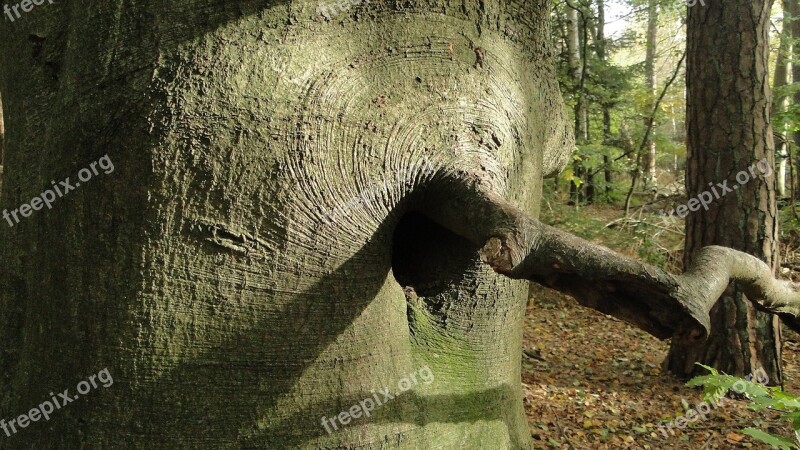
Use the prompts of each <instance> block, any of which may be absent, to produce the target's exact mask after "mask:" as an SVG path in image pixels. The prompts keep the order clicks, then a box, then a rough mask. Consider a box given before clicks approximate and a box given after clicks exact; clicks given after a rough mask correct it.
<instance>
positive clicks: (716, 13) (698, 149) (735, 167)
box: [665, 0, 782, 383]
mask: <svg viewBox="0 0 800 450" xmlns="http://www.w3.org/2000/svg"><path fill="white" fill-rule="evenodd" d="M771 5H772V2H771V1H767V0H754V1H749V2H708V3H707V5H706V6H705V7H702V8H701V7H693V8H689V16H688V31H687V46H688V47H687V52H688V67H687V89H688V104H687V116H688V117H687V124H688V152H689V154H688V168H687V178H686V179H687V186H686V189H687V193H688V195H689V198H703V197H698V196H701V195H702V196H704V197H705V198H706V199H710V201H709V202H707V204H708V210H705V209H703V208H702V207H701V206H699V205H698V204H697V203H696V202H690V203H689V207H691V208H692V209H694V210H696V211H695V212H690V213H689V215H688V217H687V219H686V247H685V255H686V256H685V263H686V266H687V267H689V265H690V264H691V262H692V261H693V258H694V257H695V255H696V254H697V252H698V250H699V249H700V248H701V247H703V246H706V245H712V244H713V245H724V246H729V247H732V248H736V249H739V250H742V251H744V252H747V253H750V254H752V255H754V256H756V257H758V258H760V259H762V260H763V261H765V262H766V263H767V264H769V265H770V267H771V268H772V270H773V271H774V269H775V267H778V266H779V264H778V263H779V261H778V259H779V255H778V246H777V239H778V214H777V210H776V189H775V177H774V174H773V170H772V168H773V167H774V151H773V150H774V145H773V136H772V127H771V126H770V123H769V117H770V116H769V111H770V106H771V105H770V104H771V95H770V89H769V83H768V71H767V67H768V66H769V64H768V61H769V46H768V31H769V18H770V10H771ZM759 161H760V163H758V164H757V162H759ZM723 184H724V185H725V186H727V189H725V188H724V187H722V185H723ZM717 197H719V198H717ZM780 347H781V338H780V325H779V322H778V319H777V317H775V316H772V315H770V314H766V313H762V312H759V311H756V310H755V309H753V307H752V306H751V304H750V302H749V301H747V299H746V298H745V296H744V294H743V292H742V290H741V288H740V286H739V285H736V284H734V285H732V286H731V287H730V288H729V290H728V291H727V292H726V295H725V296H723V298H722V300H720V302H719V303H717V305H716V306H715V308H714V309H713V310H712V314H711V336H710V338H709V339H708V341H706V342H703V343H701V344H696V345H681V344H678V343H675V342H673V344H672V346H671V348H670V352H669V355H668V358H667V360H666V361H665V366H666V368H667V369H668V370H670V371H671V372H673V373H675V374H677V375H680V376H691V375H692V374H695V373H697V372H698V367H697V366H696V365H695V362H701V363H704V364H707V365H711V366H714V367H716V368H718V369H720V370H723V371H725V372H727V373H730V374H736V375H746V374H748V373H752V372H753V371H755V370H756V369H757V368H759V367H763V368H764V369H765V370H766V372H767V374H768V375H769V378H770V381H771V382H772V383H781V380H782V376H781V370H780V361H781V358H780Z"/></svg>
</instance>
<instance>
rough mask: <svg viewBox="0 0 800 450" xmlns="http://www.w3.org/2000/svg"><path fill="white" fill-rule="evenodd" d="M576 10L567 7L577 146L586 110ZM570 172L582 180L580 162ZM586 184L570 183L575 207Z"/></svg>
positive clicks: (585, 132)
mask: <svg viewBox="0 0 800 450" xmlns="http://www.w3.org/2000/svg"><path fill="white" fill-rule="evenodd" d="M583 22H584V21H582V20H581V16H580V13H579V12H578V10H577V9H575V8H573V7H572V6H571V5H569V4H568V6H567V52H568V57H569V67H570V74H571V75H572V81H573V83H574V86H575V89H576V99H577V100H576V103H575V140H576V142H577V143H578V144H583V143H585V142H587V141H588V139H589V136H588V128H589V126H588V120H589V119H588V110H587V107H586V97H585V95H584V92H583V83H582V81H583V77H584V73H583V58H584V57H585V55H583V54H582V52H581V44H582V39H581V37H582V33H581V30H582V27H584V26H585V23H583ZM572 172H573V176H574V178H575V179H578V180H583V179H584V175H585V171H584V169H583V165H582V164H581V162H580V161H575V162H573V165H572ZM587 187H588V186H587V183H585V182H583V183H581V184H578V183H576V182H574V181H573V182H571V183H570V196H571V198H572V201H574V202H575V204H576V205H579V204H581V203H583V202H584V201H585V200H586V197H587Z"/></svg>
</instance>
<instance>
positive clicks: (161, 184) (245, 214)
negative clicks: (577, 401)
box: [0, 0, 572, 449]
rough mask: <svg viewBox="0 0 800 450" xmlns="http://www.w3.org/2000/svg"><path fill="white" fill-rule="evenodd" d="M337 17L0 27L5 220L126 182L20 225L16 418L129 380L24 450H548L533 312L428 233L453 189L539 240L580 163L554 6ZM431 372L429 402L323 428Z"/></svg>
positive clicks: (11, 245) (123, 7)
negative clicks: (530, 404)
mask: <svg viewBox="0 0 800 450" xmlns="http://www.w3.org/2000/svg"><path fill="white" fill-rule="evenodd" d="M318 7H319V4H318V3H316V2H311V1H307V2H304V1H293V2H290V3H284V2H274V1H244V2H238V3H231V2H225V1H221V0H198V1H190V2H187V1H185V0H182V1H177V0H175V1H167V2H160V3H157V4H156V3H151V2H125V1H122V0H100V1H97V0H93V1H92V2H89V1H87V0H83V1H73V2H63V3H57V4H48V3H45V4H44V5H42V6H39V7H37V8H35V9H34V10H33V11H32V12H30V13H27V15H26V16H25V17H24V18H23V19H21V20H18V21H16V22H14V23H8V22H6V23H3V24H2V28H0V58H1V59H0V92H2V93H3V102H4V111H5V112H6V116H5V118H6V138H7V148H6V155H5V174H4V180H3V181H4V187H3V191H2V198H1V199H0V205H2V208H6V209H14V208H17V207H18V206H19V205H20V204H22V203H26V202H28V201H29V200H30V199H31V198H33V197H34V196H36V195H39V194H40V193H41V192H42V191H43V189H46V188H48V187H49V186H50V181H51V180H61V179H64V178H66V177H72V178H73V180H74V178H75V174H76V173H77V171H78V170H80V169H81V168H83V167H86V166H87V165H88V164H89V163H90V162H92V161H95V160H96V159H98V158H99V157H101V156H103V155H105V154H106V153H107V154H108V155H109V157H110V158H111V159H112V160H113V162H114V164H115V167H116V170H115V171H114V173H112V174H109V175H107V176H104V177H97V178H96V179H94V180H92V181H91V182H90V183H86V184H85V185H82V186H80V187H79V188H78V189H76V190H75V191H72V192H70V193H69V194H68V195H67V196H65V197H64V198H63V199H60V200H59V201H58V202H57V203H55V204H54V207H53V209H52V210H43V211H39V212H36V213H35V214H34V215H33V216H32V217H30V218H27V219H25V220H24V221H23V222H22V223H20V224H18V225H15V226H13V227H8V226H7V225H6V224H5V223H0V230H2V231H0V246H1V247H2V249H1V250H0V267H2V269H0V373H2V375H3V377H2V384H0V386H1V387H0V390H1V391H2V403H0V416H2V417H4V418H12V417H14V416H16V415H18V414H22V413H24V412H26V411H28V410H29V409H30V408H31V407H34V406H35V405H38V404H39V403H41V402H42V401H43V400H46V399H47V398H49V396H48V393H49V392H56V391H57V392H60V391H62V390H63V389H66V388H71V389H72V390H73V391H74V386H75V384H76V383H77V382H79V381H81V380H82V379H85V378H86V377H87V376H89V375H91V374H93V373H96V372H97V371H98V370H100V369H102V368H106V367H107V368H108V369H109V372H110V373H111V374H112V375H113V377H114V381H115V383H114V385H113V386H112V387H109V388H107V389H100V390H98V391H95V392H92V393H91V394H90V395H87V396H85V398H81V399H80V400H78V401H77V402H74V403H72V404H70V405H68V406H66V407H65V408H64V409H61V410H59V411H57V412H56V413H55V414H53V417H52V419H51V420H50V421H48V422H38V423H34V424H32V425H31V426H29V427H28V428H26V429H24V430H21V431H20V432H19V433H17V434H15V435H13V436H11V437H6V436H4V435H2V434H0V446H1V447H3V448H31V447H34V448H227V447H242V448H345V447H346V448H352V447H354V446H360V447H363V448H434V447H435V448H510V449H511V448H513V449H516V448H527V447H529V445H530V444H529V441H530V440H529V433H528V430H527V424H526V420H525V415H524V411H523V406H522V393H521V389H520V350H521V349H520V347H521V335H522V333H521V326H522V320H523V314H524V307H525V296H526V293H527V289H526V286H525V284H524V282H521V281H513V280H510V279H506V278H502V277H500V276H498V275H496V274H495V273H493V272H492V270H491V269H490V268H489V267H487V266H484V265H482V264H481V263H480V260H479V256H478V246H476V245H475V244H474V243H472V244H470V243H469V242H467V241H465V240H463V239H462V238H460V237H457V236H456V235H454V234H452V233H450V232H448V231H446V230H444V229H443V228H440V227H439V226H438V225H435V224H434V223H433V222H430V221H428V220H427V219H425V218H424V217H423V216H415V215H414V214H413V211H415V210H418V209H421V208H422V205H426V203H425V201H424V197H425V192H426V189H428V188H429V187H430V186H431V184H432V183H434V180H435V178H436V176H437V174H440V173H444V172H446V173H448V174H450V175H452V176H457V177H459V178H460V179H461V180H464V182H481V183H483V184H484V185H485V187H486V188H487V189H489V190H490V191H492V192H495V193H497V194H498V195H501V196H503V197H504V198H506V199H509V200H510V201H511V202H512V203H513V204H514V205H515V206H516V207H518V208H520V209H521V210H523V211H526V212H528V213H531V214H534V215H535V213H536V211H537V210H538V207H539V200H540V196H541V191H540V184H541V179H542V177H543V176H544V175H547V174H549V173H552V172H554V171H556V170H557V169H558V168H559V167H560V166H562V165H563V163H564V162H565V161H566V156H567V154H568V152H569V151H571V150H572V144H571V142H570V137H569V136H570V131H569V129H568V127H569V125H568V124H567V122H566V121H565V117H564V112H563V106H562V104H561V100H560V96H559V92H558V88H557V85H556V83H555V77H554V75H553V70H552V63H551V59H550V58H551V55H550V53H549V43H548V40H547V36H546V32H547V29H548V27H547V26H546V23H545V21H546V20H547V2H544V1H533V2H531V1H503V2H486V1H477V0H474V1H473V0H464V1H461V2H447V1H441V2H436V1H426V2H424V1H405V2H380V1H376V0H372V1H370V2H366V1H365V2H363V3H357V4H352V3H347V6H344V7H341V8H338V7H337V8H336V9H333V10H332V9H329V10H326V11H324V14H323V13H322V12H321V11H320V10H319V8H318ZM427 207H428V208H430V207H431V206H430V205H428V206H427ZM423 212H424V211H423ZM398 224H400V229H401V231H402V233H395V231H396V229H397V228H398ZM393 249H394V251H393ZM393 255H394V258H393ZM421 268H424V269H425V270H420V269H421ZM430 273H435V274H437V276H436V277H433V278H431V277H429V276H428V274H430ZM423 366H428V367H429V368H430V369H431V371H432V373H433V374H434V376H435V381H434V382H433V383H431V384H429V385H424V384H419V385H418V386H416V387H415V388H414V389H413V390H412V391H411V392H407V393H405V394H403V395H401V396H398V397H397V398H396V399H394V400H392V401H390V402H388V403H387V404H386V405H385V406H381V407H379V408H376V409H375V411H374V412H373V413H372V416H371V417H369V418H361V419H356V420H354V421H353V423H351V424H349V426H347V427H341V426H340V427H339V430H337V431H334V432H333V433H332V434H328V433H327V432H326V430H325V428H324V427H323V425H322V424H321V418H322V417H323V416H324V417H332V416H334V415H338V414H339V413H340V412H342V411H347V410H348V409H349V408H350V407H351V406H352V405H355V404H357V403H358V402H359V401H360V400H362V399H364V398H367V397H370V396H372V393H371V391H372V390H382V388H384V387H388V388H390V389H394V388H395V387H396V386H397V383H398V381H399V380H401V379H402V378H404V377H405V376H407V375H410V374H412V373H414V372H415V371H417V370H418V369H419V368H421V367H423Z"/></svg>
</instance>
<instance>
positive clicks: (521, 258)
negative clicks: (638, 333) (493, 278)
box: [424, 180, 800, 343]
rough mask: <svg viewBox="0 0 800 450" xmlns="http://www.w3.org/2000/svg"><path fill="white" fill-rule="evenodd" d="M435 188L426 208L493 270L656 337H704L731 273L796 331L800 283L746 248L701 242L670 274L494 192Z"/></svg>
mask: <svg viewBox="0 0 800 450" xmlns="http://www.w3.org/2000/svg"><path fill="white" fill-rule="evenodd" d="M451 181H455V180H451ZM479 185H480V183H475V186H479ZM465 190H466V192H465ZM441 193H442V194H443V197H437V198H436V199H433V198H431V200H432V202H431V207H430V208H426V209H425V210H424V212H425V213H426V214H428V215H429V216H430V217H431V218H432V219H433V220H435V221H437V222H439V223H440V224H442V225H443V226H445V227H447V228H449V229H451V230H452V231H453V232H455V233H458V234H460V235H462V236H464V237H466V238H467V239H470V240H471V241H472V242H474V243H476V244H477V245H482V246H483V247H482V250H481V257H482V259H483V260H484V262H486V263H488V264H489V265H490V266H491V267H492V268H493V269H494V270H495V271H496V272H498V273H500V274H503V275H506V276H508V277H511V278H515V279H526V280H531V281H535V282H538V283H540V284H543V285H546V286H550V287H552V288H554V289H557V290H560V291H563V292H566V293H568V294H571V295H572V296H574V297H575V298H576V299H577V300H578V302H579V303H581V304H582V305H584V306H587V307H590V308H593V309H596V310H598V311H601V312H603V313H606V314H608V315H611V316H614V317H617V318H619V319H622V320H624V321H626V322H629V323H631V324H633V325H635V326H637V327H639V328H641V329H643V330H645V331H647V332H648V333H650V334H652V335H654V336H656V337H658V338H661V339H666V338H670V337H672V338H673V339H674V340H676V342H683V343H689V342H693V341H699V340H704V339H705V338H706V337H707V336H708V334H709V332H710V319H709V313H710V311H711V308H712V307H713V306H714V304H715V303H716V302H717V301H718V300H719V298H720V297H721V296H722V294H723V293H724V292H725V290H726V289H727V288H728V286H729V284H730V283H731V282H734V281H735V282H737V283H738V284H739V286H740V287H741V288H742V290H743V291H744V293H745V295H746V296H747V298H748V299H749V300H750V301H752V302H753V304H754V305H755V307H756V308H758V309H761V310H763V311H767V312H772V313H775V314H778V315H779V316H780V317H781V318H782V319H783V320H784V322H785V323H786V324H787V325H788V326H789V327H791V328H792V329H794V330H796V331H800V321H798V319H797V317H798V315H800V285H798V284H794V283H791V282H788V281H781V280H776V279H775V278H774V277H773V273H772V270H771V269H770V268H769V266H768V265H767V264H765V263H764V262H762V261H761V260H759V259H757V258H755V257H753V256H751V255H748V254H746V253H743V252H740V251H737V250H733V249H729V248H725V247H717V246H712V247H706V248H704V249H702V250H701V251H700V252H699V254H698V255H697V256H696V257H695V258H694V263H693V265H692V267H690V268H689V270H687V271H686V272H685V273H684V274H682V275H675V274H672V273H669V272H667V271H664V270H662V269H659V268H657V267H654V266H651V265H648V264H645V263H643V262H641V261H637V260H634V259H631V258H628V257H625V256H623V255H620V254H618V253H616V252H614V251H612V250H609V249H607V248H605V247H602V246H600V245H597V244H593V243H591V242H588V241H585V240H583V239H580V238H578V237H576V236H573V235H571V234H568V233H565V232H563V231H560V230H557V229H555V228H553V227H550V226H548V225H545V224H542V223H541V222H539V221H538V220H536V219H534V218H533V217H531V216H529V215H527V214H525V213H524V212H522V211H520V210H519V209H518V208H516V207H515V206H513V205H511V204H510V203H508V202H507V201H505V200H503V199H502V198H499V197H498V196H496V195H494V194H491V193H485V192H477V191H475V190H472V189H469V188H468V187H467V186H459V184H458V183H457V182H456V183H452V184H451V183H448V186H447V187H446V188H445V190H444V191H442V192H441ZM434 205H435V206H434Z"/></svg>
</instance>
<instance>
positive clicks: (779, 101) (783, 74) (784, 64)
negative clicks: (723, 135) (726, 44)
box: [770, 0, 792, 198]
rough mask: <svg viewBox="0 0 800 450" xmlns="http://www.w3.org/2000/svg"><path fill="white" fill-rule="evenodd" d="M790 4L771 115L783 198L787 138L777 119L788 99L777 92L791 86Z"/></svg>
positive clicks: (785, 0)
mask: <svg viewBox="0 0 800 450" xmlns="http://www.w3.org/2000/svg"><path fill="white" fill-rule="evenodd" d="M790 2H791V0H783V1H782V6H783V26H782V29H781V34H780V44H779V47H778V53H777V55H776V58H775V73H774V75H773V79H772V89H773V92H774V93H775V96H774V99H773V101H772V111H771V113H770V117H771V118H772V123H773V126H774V127H775V133H776V135H777V136H778V139H777V142H776V148H775V153H776V154H777V155H779V156H780V157H781V158H780V163H779V164H778V171H777V173H776V175H777V179H778V195H779V196H780V197H782V198H785V197H787V194H788V192H787V191H786V175H787V174H786V172H787V166H786V165H787V152H786V150H787V149H786V145H787V136H786V124H785V121H784V120H783V119H780V122H778V121H777V120H776V117H779V116H780V115H782V114H783V113H784V112H786V106H787V98H786V95H783V94H778V93H777V92H779V89H781V88H783V87H785V86H786V85H788V84H789V66H790V59H789V56H790V55H791V54H792V20H791V19H790V12H791V10H792V6H791V3H790Z"/></svg>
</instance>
